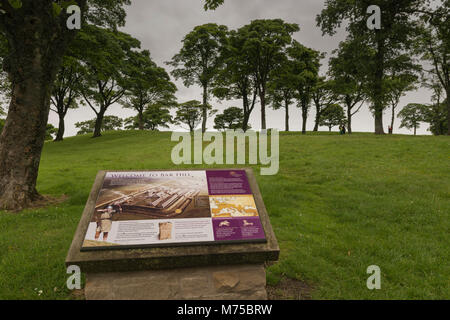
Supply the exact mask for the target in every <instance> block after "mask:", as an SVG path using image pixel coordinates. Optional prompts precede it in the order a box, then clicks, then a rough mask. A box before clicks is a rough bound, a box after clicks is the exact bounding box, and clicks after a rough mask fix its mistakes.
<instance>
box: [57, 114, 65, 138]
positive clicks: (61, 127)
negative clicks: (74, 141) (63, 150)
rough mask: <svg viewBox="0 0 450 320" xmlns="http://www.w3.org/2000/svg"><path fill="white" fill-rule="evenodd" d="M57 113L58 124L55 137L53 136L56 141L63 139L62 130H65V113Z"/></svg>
mask: <svg viewBox="0 0 450 320" xmlns="http://www.w3.org/2000/svg"><path fill="white" fill-rule="evenodd" d="M58 115H59V125H58V133H57V134H56V138H55V140H54V141H55V142H56V141H63V140H64V132H65V131H66V127H65V121H64V118H65V114H63V113H58Z"/></svg>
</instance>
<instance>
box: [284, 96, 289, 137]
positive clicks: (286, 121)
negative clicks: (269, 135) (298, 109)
mask: <svg viewBox="0 0 450 320" xmlns="http://www.w3.org/2000/svg"><path fill="white" fill-rule="evenodd" d="M285 108H286V119H285V125H286V132H289V101H285Z"/></svg>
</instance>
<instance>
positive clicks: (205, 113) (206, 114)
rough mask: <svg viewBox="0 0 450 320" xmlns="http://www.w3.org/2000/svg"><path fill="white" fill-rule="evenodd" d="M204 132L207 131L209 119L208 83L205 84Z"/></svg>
mask: <svg viewBox="0 0 450 320" xmlns="http://www.w3.org/2000/svg"><path fill="white" fill-rule="evenodd" d="M202 117H203V120H202V132H203V133H205V132H206V123H207V121H208V85H206V84H204V85H203V110H202Z"/></svg>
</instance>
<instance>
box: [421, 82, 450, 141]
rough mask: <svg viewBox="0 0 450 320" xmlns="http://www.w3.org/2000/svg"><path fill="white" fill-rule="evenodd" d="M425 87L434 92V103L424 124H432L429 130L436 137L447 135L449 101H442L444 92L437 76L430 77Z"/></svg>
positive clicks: (427, 110) (429, 107)
mask: <svg viewBox="0 0 450 320" xmlns="http://www.w3.org/2000/svg"><path fill="white" fill-rule="evenodd" d="M423 86H424V87H426V88H428V89H430V90H432V92H433V95H432V97H431V100H432V103H431V105H429V106H428V108H427V109H426V110H425V113H424V122H427V123H429V124H430V128H429V130H430V131H431V132H432V133H433V134H434V135H436V136H439V135H446V134H447V132H448V127H447V126H448V121H447V101H445V100H444V101H442V97H443V95H444V92H443V91H444V90H443V88H442V84H441V82H440V80H439V79H437V76H436V75H433V74H431V77H430V76H429V75H428V77H426V78H425V79H424V81H423Z"/></svg>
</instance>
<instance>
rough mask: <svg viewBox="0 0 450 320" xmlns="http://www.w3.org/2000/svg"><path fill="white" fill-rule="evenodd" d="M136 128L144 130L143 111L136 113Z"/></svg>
mask: <svg viewBox="0 0 450 320" xmlns="http://www.w3.org/2000/svg"><path fill="white" fill-rule="evenodd" d="M138 127H139V130H141V131H142V130H144V110H143V109H140V110H139V113H138Z"/></svg>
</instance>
